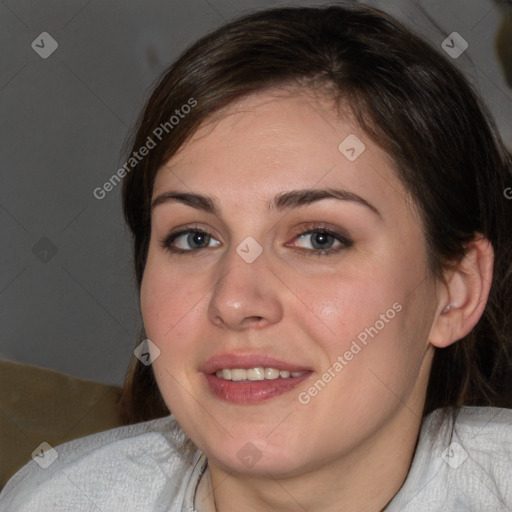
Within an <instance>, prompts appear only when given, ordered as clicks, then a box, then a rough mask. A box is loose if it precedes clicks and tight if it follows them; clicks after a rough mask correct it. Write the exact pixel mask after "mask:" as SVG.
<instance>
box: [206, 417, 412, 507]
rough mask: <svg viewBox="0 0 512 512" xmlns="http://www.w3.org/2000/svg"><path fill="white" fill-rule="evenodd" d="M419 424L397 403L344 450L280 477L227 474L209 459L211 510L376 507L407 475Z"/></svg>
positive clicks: (387, 498)
mask: <svg viewBox="0 0 512 512" xmlns="http://www.w3.org/2000/svg"><path fill="white" fill-rule="evenodd" d="M416 409H417V407H416ZM420 427H421V413H418V411H416V412H414V413H413V412H412V411H411V409H409V408H408V407H401V409H400V410H399V412H398V414H395V415H394V416H393V417H392V418H391V419H390V420H389V421H388V422H387V423H386V424H385V425H383V426H382V428H381V429H379V431H378V432H377V433H376V435H374V436H372V437H371V438H368V439H367V440H365V441H364V442H363V443H361V444H360V445H359V446H358V447H357V448H356V449H354V450H352V451H351V452H350V454H348V455H346V456H342V457H338V458H335V459H334V460H332V461H330V462H328V463H327V464H323V463H322V464H321V465H319V466H318V467H316V468H310V469H308V470H307V471H304V472H300V473H299V474H295V475H294V476H291V477H290V476H288V477H286V478H279V477H278V476H275V475H271V474H270V473H268V474H266V475H258V476H254V475H242V474H235V473H229V472H228V471H226V470H224V469H223V468H222V467H220V466H218V465H217V464H215V461H209V468H210V477H211V480H212V487H213V496H212V502H214V503H215V507H216V511H217V512H235V511H236V512H238V511H240V510H244V511H247V512H256V511H258V512H262V511H267V510H268V511H275V510H279V511H281V512H288V511H290V512H292V511H293V512H296V511H297V510H307V511H308V512H316V511H322V512H340V510H342V511H343V512H356V511H357V512H376V511H381V510H383V509H384V508H385V507H386V505H387V504H388V503H389V502H390V501H391V500H392V499H393V497H394V496H395V494H396V493H397V492H398V490H399V489H400V487H401V486H402V485H403V483H404V481H405V479H406V477H407V474H408V472H409V468H410V465H411V462H412V459H413V456H414V452H415V448H416V443H417V439H418V435H419V430H420ZM397 432H399V435H397V434H396V433H397Z"/></svg>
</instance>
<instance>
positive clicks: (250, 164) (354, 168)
mask: <svg viewBox="0 0 512 512" xmlns="http://www.w3.org/2000/svg"><path fill="white" fill-rule="evenodd" d="M346 141H348V142H346ZM352 148H353V149H354V151H352V152H350V151H349V152H348V153H346V150H347V149H348V150H350V149H352ZM354 153H355V156H356V158H355V159H353V158H352V157H353V156H354ZM347 156H349V157H351V158H348V157H347ZM316 186H318V187H340V186H343V187H344V188H346V189H350V190H353V191H354V192H356V190H357V191H358V193H359V192H364V194H366V195H369V196H372V195H380V196H382V199H384V200H386V199H388V200H394V201H395V202H396V196H397V194H398V196H400V197H402V198H405V196H406V193H405V191H404V189H403V187H402V185H401V183H400V182H399V180H398V177H397V175H396V172H395V169H394V164H393V161H392V158H391V157H390V156H389V155H388V154H387V153H386V152H385V151H384V150H382V149H381V148H380V147H378V146H377V145H376V144H375V143H374V142H373V141H371V140H370V139H369V137H368V136H367V135H366V134H365V133H364V132H363V131H362V130H361V128H360V127H359V126H358V125H357V123H356V122H355V120H354V119H353V116H352V115H351V114H350V112H349V109H347V108H346V109H345V111H344V112H340V111H339V109H338V107H337V105H336V104H335V103H334V101H333V100H331V99H329V98H326V97H325V96H320V95H318V94H313V93H311V92H309V91H298V92H294V93H290V92H289V91H283V90H271V91H264V92H260V93H257V94H253V95H251V96H248V97H246V98H244V99H243V100H240V101H238V102H236V103H234V104H231V105H229V106H228V107H227V108H226V109H224V110H223V111H222V112H221V113H219V114H217V115H216V116H215V118H213V119H210V120H208V121H207V122H206V123H204V124H203V125H202V126H201V127H200V128H199V129H198V130H197V131H196V132H195V134H194V135H193V137H192V138H191V139H190V140H189V141H188V142H187V144H185V145H184V146H183V147H182V148H180V150H179V151H178V153H176V154H175V155H174V156H173V157H172V158H171V159H170V160H169V161H168V162H166V164H165V165H164V166H162V168H161V169H160V170H159V172H158V173H157V176H156V180H155V185H154V194H153V195H156V194H158V193H161V192H162V191H164V190H165V189H166V188H169V187H171V188H178V189H182V190H183V189H189V191H190V189H194V190H199V191H201V192H203V193H204V192H206V191H208V192H209V193H211V194H213V195H219V196H222V195H223V194H224V195H225V194H231V195H233V194H235V193H236V195H237V196H238V197H239V198H242V197H247V195H248V194H250V193H251V192H252V194H251V198H254V196H255V194H256V193H261V194H263V195H267V194H266V193H265V192H267V191H268V196H270V195H271V194H276V193H278V192H283V191H286V190H287V189H290V190H291V189H297V188H312V187H316ZM393 196H394V197H393Z"/></svg>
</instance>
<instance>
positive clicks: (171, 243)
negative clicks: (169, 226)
mask: <svg viewBox="0 0 512 512" xmlns="http://www.w3.org/2000/svg"><path fill="white" fill-rule="evenodd" d="M185 235H186V236H185ZM211 240H215V239H214V238H212V236H211V235H210V234H209V233H207V232H206V231H202V230H199V229H187V230H183V231H179V232H178V233H171V234H170V235H169V236H167V237H166V238H164V239H163V240H162V247H163V248H164V249H167V250H168V251H169V252H171V253H177V254H183V253H185V252H195V251H198V250H199V249H204V248H206V247H208V244H209V242H210V241H211ZM176 241H178V247H175V242H176ZM183 241H184V242H185V244H189V247H191V249H186V248H183V247H180V246H179V243H183ZM218 245H220V244H219V242H217V245H216V246H218Z"/></svg>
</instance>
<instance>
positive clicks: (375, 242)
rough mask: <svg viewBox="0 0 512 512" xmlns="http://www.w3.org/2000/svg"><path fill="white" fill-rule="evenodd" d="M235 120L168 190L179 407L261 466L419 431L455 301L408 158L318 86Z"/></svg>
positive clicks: (159, 338)
mask: <svg viewBox="0 0 512 512" xmlns="http://www.w3.org/2000/svg"><path fill="white" fill-rule="evenodd" d="M227 114H228V115H225V116H223V117H222V118H220V120H217V121H216V122H215V123H213V124H211V125H209V126H205V127H203V128H201V129H200V130H199V131H198V132H196V134H195V136H194V137H193V139H191V141H190V142H189V143H188V144H187V145H185V146H184V147H183V148H182V149H181V151H180V152H179V153H178V154H177V155H175V156H174V157H173V158H171V159H170V161H169V162H167V163H166V165H165V166H163V167H162V168H161V169H160V170H159V172H158V174H157V177H156V181H155V185H154V192H153V200H154V201H155V200H156V202H155V204H154V206H153V209H152V217H151V219H152V228H151V229H152V231H151V240H150V245H149V253H148V258H147V264H146V268H145V272H144V278H143V282H142V289H141V305H142V314H143V319H144V325H145V328H146V333H147V336H148V338H149V339H150V340H151V341H152V342H153V343H155V344H156V345H157V346H158V348H159V350H160V355H159V357H157V358H156V359H155V360H154V363H153V367H154V372H155V376H156V379H157V382H158V385H159V388H160V391H161V393H162V395H163V397H164V399H165V401H166V404H167V406H168V407H169V408H170V410H171V411H172V413H173V414H174V416H175V417H176V418H177V420H178V422H179V423H180V424H181V426H182V427H183V429H184V430H185V432H186V433H187V434H188V435H189V436H190V437H191V439H192V440H193V441H194V442H195V443H196V445H197V446H199V448H201V449H202V450H203V452H205V453H206V454H207V455H208V457H209V458H210V461H211V463H212V464H216V465H218V466H220V467H223V468H225V469H227V470H229V471H235V472H245V473H252V474H266V473H267V472H271V473H272V474H273V475H276V476H277V475H293V474H298V473H301V472H305V471H309V470H311V469H313V468H315V467H320V466H321V465H325V464H326V463H327V462H329V461H334V460H336V459H339V458H340V457H345V456H346V457H350V456H351V454H355V453H356V451H357V450H362V447H364V446H366V447H368V446H372V443H376V442H377V440H378V439H381V442H382V440H384V439H385V436H386V435H387V436H388V437H390V436H393V438H397V436H398V437H399V436H400V434H399V433H397V431H399V430H400V429H403V430H410V429H411V425H414V428H416V427H418V428H419V423H420V419H421V411H422V407H423V400H424V396H425V389H426V385H427V379H428V373H429V369H430V364H431V356H432V350H431V347H430V345H429V343H428V337H429V332H430V329H431V326H432V322H433V319H434V316H435V310H436V307H437V302H436V294H435V286H434V283H433V282H432V281H431V279H430V278H427V277H426V272H427V267H426V244H425V239H424V236H423V233H422V229H421V226H420V223H419V220H418V217H417V216H416V215H415V214H414V213H413V212H412V211H411V209H410V206H408V204H407V196H406V192H405V190H404V188H403V187H402V185H401V184H400V182H399V180H398V178H397V177H396V175H395V172H394V170H393V166H392V162H391V159H390V157H389V156H388V155H387V154H386V153H385V152H384V151H383V150H381V149H379V148H378V147H377V146H376V145H375V144H374V143H373V142H372V141H371V140H370V139H369V138H368V137H367V136H366V135H365V133H363V132H362V131H361V129H360V128H358V126H357V125H356V124H354V123H353V122H351V121H350V119H349V118H348V117H347V118H344V119H342V120H340V119H338V118H337V116H336V114H335V111H334V110H333V106H332V104H331V103H330V102H327V101H326V100H322V101H321V100H320V99H318V98H315V97H313V96H312V95H307V94H306V93H301V94H300V95H296V96H293V97H291V96H284V95H281V96H277V95H276V94H275V92H274V93H271V92H264V93H263V92H262V93H259V94H257V95H253V96H251V97H249V98H246V99H245V100H244V101H242V102H239V103H238V104H236V105H233V106H232V107H231V108H230V109H229V111H228V113H227ZM356 137H357V138H356ZM358 139H359V141H358ZM361 143H363V144H364V147H365V148H364V149H363V146H362V145H361ZM320 191H331V193H330V194H328V193H327V192H325V193H324V192H320ZM334 191H337V192H334ZM172 194H182V195H178V196H176V195H174V196H171V195H172ZM198 196H201V198H198ZM191 230H197V231H198V232H199V233H195V232H194V231H192V232H191ZM175 251H176V252H175ZM178 251H180V252H178ZM247 370H248V371H247ZM216 372H218V374H216ZM291 372H294V373H293V374H294V375H296V376H292V375H291V374H290V373H291ZM295 372H298V373H295ZM278 375H279V376H278ZM288 375H290V376H288ZM230 378H231V380H229V379H230ZM261 379H263V380H261Z"/></svg>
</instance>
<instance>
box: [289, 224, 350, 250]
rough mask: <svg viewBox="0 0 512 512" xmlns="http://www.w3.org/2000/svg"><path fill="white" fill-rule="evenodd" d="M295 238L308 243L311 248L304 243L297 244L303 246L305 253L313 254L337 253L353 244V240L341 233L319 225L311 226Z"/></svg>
mask: <svg viewBox="0 0 512 512" xmlns="http://www.w3.org/2000/svg"><path fill="white" fill-rule="evenodd" d="M295 238H296V239H298V240H299V242H301V243H302V244H310V245H311V246H312V247H313V249H308V248H307V247H304V245H299V246H300V247H302V248H304V249H305V252H306V253H307V254H312V255H315V256H327V255H329V254H334V253H338V252H340V251H342V250H344V249H347V248H348V247H351V246H352V245H353V242H352V241H351V240H349V239H348V238H347V237H346V236H344V235H343V234H341V233H338V232H336V231H333V230H331V229H328V228H325V227H320V226H318V227H313V228H312V229H310V230H309V231H306V232H304V233H302V234H299V235H298V236H296V237H295ZM303 252H304V251H303Z"/></svg>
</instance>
